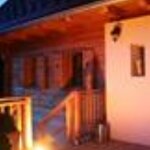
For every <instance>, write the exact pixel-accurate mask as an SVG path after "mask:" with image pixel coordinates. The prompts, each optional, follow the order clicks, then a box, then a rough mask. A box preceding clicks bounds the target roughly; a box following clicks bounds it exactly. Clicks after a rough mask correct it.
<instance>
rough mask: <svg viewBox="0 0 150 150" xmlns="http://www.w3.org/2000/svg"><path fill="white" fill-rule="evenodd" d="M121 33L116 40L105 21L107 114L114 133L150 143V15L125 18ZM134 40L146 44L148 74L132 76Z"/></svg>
mask: <svg viewBox="0 0 150 150" xmlns="http://www.w3.org/2000/svg"><path fill="white" fill-rule="evenodd" d="M121 23H122V33H121V36H120V38H119V40H118V41H117V42H113V40H112V38H111V36H110V32H111V30H112V28H113V26H114V24H115V23H110V24H107V25H106V28H105V38H106V54H105V56H106V81H107V82H106V89H107V90H106V91H107V117H108V122H109V123H110V125H111V137H112V138H113V139H118V140H123V141H127V142H133V143H139V144H144V145H150V16H145V17H141V18H135V19H130V20H124V21H122V22H121ZM131 44H138V45H143V46H145V53H146V58H145V59H146V75H145V76H144V77H133V76H131V71H130V70H131V55H130V52H131V49H130V46H131Z"/></svg>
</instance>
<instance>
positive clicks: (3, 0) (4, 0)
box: [0, 0, 8, 7]
mask: <svg viewBox="0 0 150 150" xmlns="http://www.w3.org/2000/svg"><path fill="white" fill-rule="evenodd" d="M6 1H8V0H0V7H1V6H2V5H3V4H4V3H5V2H6Z"/></svg>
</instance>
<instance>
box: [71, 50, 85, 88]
mask: <svg viewBox="0 0 150 150" xmlns="http://www.w3.org/2000/svg"><path fill="white" fill-rule="evenodd" d="M72 68H73V69H72V74H73V76H72V82H71V83H72V86H73V87H77V88H82V87H83V54H82V52H77V53H75V54H74V55H73V57H72Z"/></svg>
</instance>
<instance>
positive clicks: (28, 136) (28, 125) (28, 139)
mask: <svg viewBox="0 0 150 150" xmlns="http://www.w3.org/2000/svg"><path fill="white" fill-rule="evenodd" d="M25 103H26V105H25V109H24V111H25V112H24V119H25V145H26V150H32V148H33V141H32V140H33V136H32V122H31V121H32V115H31V112H32V110H31V99H30V97H26V100H25Z"/></svg>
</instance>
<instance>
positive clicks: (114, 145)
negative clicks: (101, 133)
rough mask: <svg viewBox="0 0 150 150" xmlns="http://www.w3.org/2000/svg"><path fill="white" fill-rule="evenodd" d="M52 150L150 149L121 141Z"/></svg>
mask: <svg viewBox="0 0 150 150" xmlns="http://www.w3.org/2000/svg"><path fill="white" fill-rule="evenodd" d="M52 149H53V150H150V147H148V146H142V145H136V144H130V143H125V142H120V141H110V142H107V143H104V144H100V143H94V142H88V143H85V144H82V145H79V146H73V145H67V146H60V145H58V144H57V145H55V146H54V147H53V148H52ZM49 150H51V148H50V149H49Z"/></svg>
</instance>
